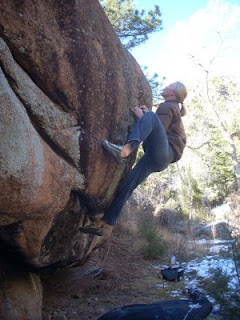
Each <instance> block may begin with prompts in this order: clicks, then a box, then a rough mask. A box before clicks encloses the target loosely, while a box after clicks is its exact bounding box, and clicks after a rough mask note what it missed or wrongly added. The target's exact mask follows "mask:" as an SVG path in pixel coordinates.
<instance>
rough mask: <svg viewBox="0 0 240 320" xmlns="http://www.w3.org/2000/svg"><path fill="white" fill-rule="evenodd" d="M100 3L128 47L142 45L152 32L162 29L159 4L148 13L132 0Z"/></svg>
mask: <svg viewBox="0 0 240 320" xmlns="http://www.w3.org/2000/svg"><path fill="white" fill-rule="evenodd" d="M100 3H101V5H102V7H103V9H104V10H105V12H106V14H107V16H108V18H109V20H110V22H111V24H112V26H113V28H114V29H115V31H116V33H117V34H118V36H119V38H120V40H121V41H122V43H123V45H124V46H125V47H126V48H127V49H130V48H133V47H136V46H138V45H140V44H141V43H143V42H145V41H146V40H147V39H148V35H149V34H150V33H152V32H154V31H158V30H161V29H162V27H161V25H162V20H161V12H160V9H159V6H157V5H155V8H154V9H153V10H150V11H149V12H148V13H146V11H145V10H144V9H141V10H139V9H137V8H136V5H135V3H134V2H133V1H132V0H100Z"/></svg>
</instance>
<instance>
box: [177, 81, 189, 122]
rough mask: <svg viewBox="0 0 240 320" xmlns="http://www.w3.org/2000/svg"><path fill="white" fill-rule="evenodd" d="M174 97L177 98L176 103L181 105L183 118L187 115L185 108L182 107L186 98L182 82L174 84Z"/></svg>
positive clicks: (185, 90)
mask: <svg viewBox="0 0 240 320" xmlns="http://www.w3.org/2000/svg"><path fill="white" fill-rule="evenodd" d="M175 85H176V86H175V90H174V92H175V95H176V98H177V101H178V102H179V103H181V111H180V112H181V116H182V117H183V116H185V114H186V113H187V110H186V108H185V106H184V105H183V101H184V100H185V98H186V97H187V89H186V87H185V85H184V84H183V83H182V82H179V81H177V82H175Z"/></svg>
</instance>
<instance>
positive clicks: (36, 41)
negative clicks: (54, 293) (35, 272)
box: [0, 0, 151, 269]
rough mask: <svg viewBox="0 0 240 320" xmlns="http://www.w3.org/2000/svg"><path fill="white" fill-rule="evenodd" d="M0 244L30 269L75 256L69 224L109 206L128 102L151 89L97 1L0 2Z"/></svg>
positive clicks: (81, 249)
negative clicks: (114, 148)
mask: <svg viewBox="0 0 240 320" xmlns="http://www.w3.org/2000/svg"><path fill="white" fill-rule="evenodd" d="M0 37H1V39H0V67H1V68H0V136H1V139H0V242H1V246H2V247H4V250H5V251H4V252H7V253H9V252H11V256H12V257H18V259H19V260H20V261H24V263H26V264H27V265H28V266H30V267H33V268H34V269H42V268H48V267H57V266H65V265H75V264H77V263H82V262H83V261H84V260H85V259H86V258H87V257H88V256H89V255H90V254H91V252H92V250H93V249H94V248H96V247H97V246H99V245H100V244H101V243H100V240H99V238H98V237H93V236H88V235H85V234H82V233H81V232H79V227H80V226H82V225H83V224H86V223H87V222H88V221H89V219H90V218H92V217H93V216H95V215H101V214H102V213H103V212H104V210H106V208H107V207H108V206H109V204H110V203H111V201H112V198H113V196H114V193H115V191H116V188H117V186H118V184H119V182H120V180H121V179H122V178H123V176H124V175H125V174H126V172H127V170H129V168H130V167H131V165H132V163H133V161H134V157H133V158H132V159H131V161H130V162H128V163H127V164H124V165H120V166H119V165H117V164H116V163H115V162H114V160H113V159H112V158H111V157H109V156H108V155H107V154H106V153H104V151H103V150H102V148H101V143H100V141H101V139H104V138H107V139H109V140H111V141H112V142H115V143H124V142H125V140H126V138H127V135H128V133H129V131H130V130H131V127H132V125H133V123H134V118H133V116H132V114H131V111H130V107H132V106H134V105H137V104H146V105H147V106H148V107H150V106H151V90H150V87H149V84H148V82H147V80H146V78H145V77H144V75H143V73H142V71H141V69H140V67H139V66H138V64H137V63H136V61H135V60H134V58H133V57H132V56H131V55H130V54H129V53H128V52H127V51H126V50H125V49H124V48H123V47H122V45H121V43H120V41H119V39H118V38H117V36H116V34H115V33H114V31H113V28H112V26H111V25H110V23H109V21H108V19H107V17H106V16H105V14H104V11H103V10H102V8H101V6H100V4H99V2H98V1H97V0H88V1H84V0H76V1H69V0H62V1H57V0H39V1H34V2H33V1H31V0H21V1H15V0H2V1H1V2H0Z"/></svg>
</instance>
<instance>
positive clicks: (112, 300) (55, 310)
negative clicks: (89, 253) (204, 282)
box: [42, 234, 181, 320]
mask: <svg viewBox="0 0 240 320" xmlns="http://www.w3.org/2000/svg"><path fill="white" fill-rule="evenodd" d="M134 241H135V239H134V238H133V237H131V236H128V237H126V236H125V237H124V239H121V238H120V235H116V234H115V235H113V237H112V238H111V240H109V241H108V242H107V243H106V245H105V247H104V248H101V249H99V250H98V252H96V254H95V256H94V257H92V259H91V260H90V261H89V262H88V263H87V264H86V265H84V266H83V267H77V268H71V269H64V270H59V271H57V272H56V273H55V274H54V275H51V276H47V277H43V279H42V282H43V288H44V303H43V320H66V319H71V320H89V319H91V320H96V319H98V317H100V316H101V315H102V314H104V313H106V312H107V311H109V310H111V309H114V308H118V307H122V306H124V305H128V304H135V303H151V302H156V301H158V300H164V299H167V298H169V297H168V291H170V290H172V289H173V287H174V286H177V288H178V289H179V287H181V284H179V283H178V284H177V283H174V284H171V285H170V287H169V286H168V287H167V288H166V287H165V286H164V283H163V280H162V279H161V277H159V271H157V270H155V269H154V268H153V267H152V266H151V263H153V262H151V261H147V260H144V259H143V257H142V256H141V255H140V254H137V253H136V252H135V250H133V242H134ZM155 263H158V264H160V263H163V261H160V260H159V261H155Z"/></svg>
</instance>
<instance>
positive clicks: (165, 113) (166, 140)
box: [80, 82, 187, 238]
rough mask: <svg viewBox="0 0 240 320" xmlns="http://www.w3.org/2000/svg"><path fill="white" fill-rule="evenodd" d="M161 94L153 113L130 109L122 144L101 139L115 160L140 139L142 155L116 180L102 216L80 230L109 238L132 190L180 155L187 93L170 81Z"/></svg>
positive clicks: (138, 108) (142, 107) (120, 160)
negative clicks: (131, 115) (127, 132)
mask: <svg viewBox="0 0 240 320" xmlns="http://www.w3.org/2000/svg"><path fill="white" fill-rule="evenodd" d="M161 95H162V97H163V98H164V100H165V101H164V102H163V103H161V104H160V106H159V107H158V109H157V111H156V113H154V112H152V111H149V110H148V108H147V107H146V106H139V107H138V106H137V107H134V108H132V111H133V113H134V114H135V116H136V117H137V118H138V121H137V123H136V124H135V126H134V128H133V130H132V132H131V134H130V135H129V137H128V139H127V142H126V144H124V145H123V146H119V145H115V144H113V143H111V142H109V141H108V140H103V141H102V146H103V148H104V149H105V150H106V151H107V152H108V153H109V154H111V156H112V157H114V159H115V160H116V161H117V162H118V163H119V162H124V161H126V159H127V157H128V156H129V155H130V153H131V152H133V151H134V150H136V149H137V148H138V146H139V144H140V143H141V142H143V149H144V155H143V157H142V158H141V159H140V160H139V161H138V163H137V164H136V166H135V167H134V168H133V169H132V170H131V171H130V172H129V173H128V174H127V176H126V177H125V178H124V179H123V181H122V182H121V183H120V185H119V187H118V189H117V192H116V194H115V197H114V199H113V201H112V203H111V205H110V207H109V208H108V210H107V211H106V212H105V214H104V216H103V218H102V219H101V220H99V221H96V222H95V223H94V224H91V225H89V226H85V227H82V228H80V230H81V231H82V232H84V233H88V234H95V235H98V236H103V235H104V237H105V238H109V237H110V236H111V233H112V230H113V228H114V226H115V225H116V223H117V220H118V218H119V216H120V213H121V211H122V208H123V206H124V204H125V203H126V201H127V200H128V198H129V197H130V196H131V194H132V192H133V190H134V189H135V188H136V187H137V186H138V185H139V184H140V183H142V182H143V181H144V180H145V179H146V178H147V177H148V176H149V175H150V174H151V173H153V172H160V171H162V170H164V169H166V168H167V167H168V165H169V164H170V163H173V162H176V161H178V160H179V159H180V158H181V156H182V154H183V150H184V147H185V145H186V135H185V130H184V126H183V123H182V119H181V117H182V116H184V115H185V114H186V109H185V107H184V106H183V101H184V100H185V98H186V96H187V90H186V87H185V86H184V85H183V84H182V83H181V82H174V83H172V84H170V85H168V86H167V87H166V88H165V89H164V90H163V91H162V93H161ZM179 105H181V106H179Z"/></svg>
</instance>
